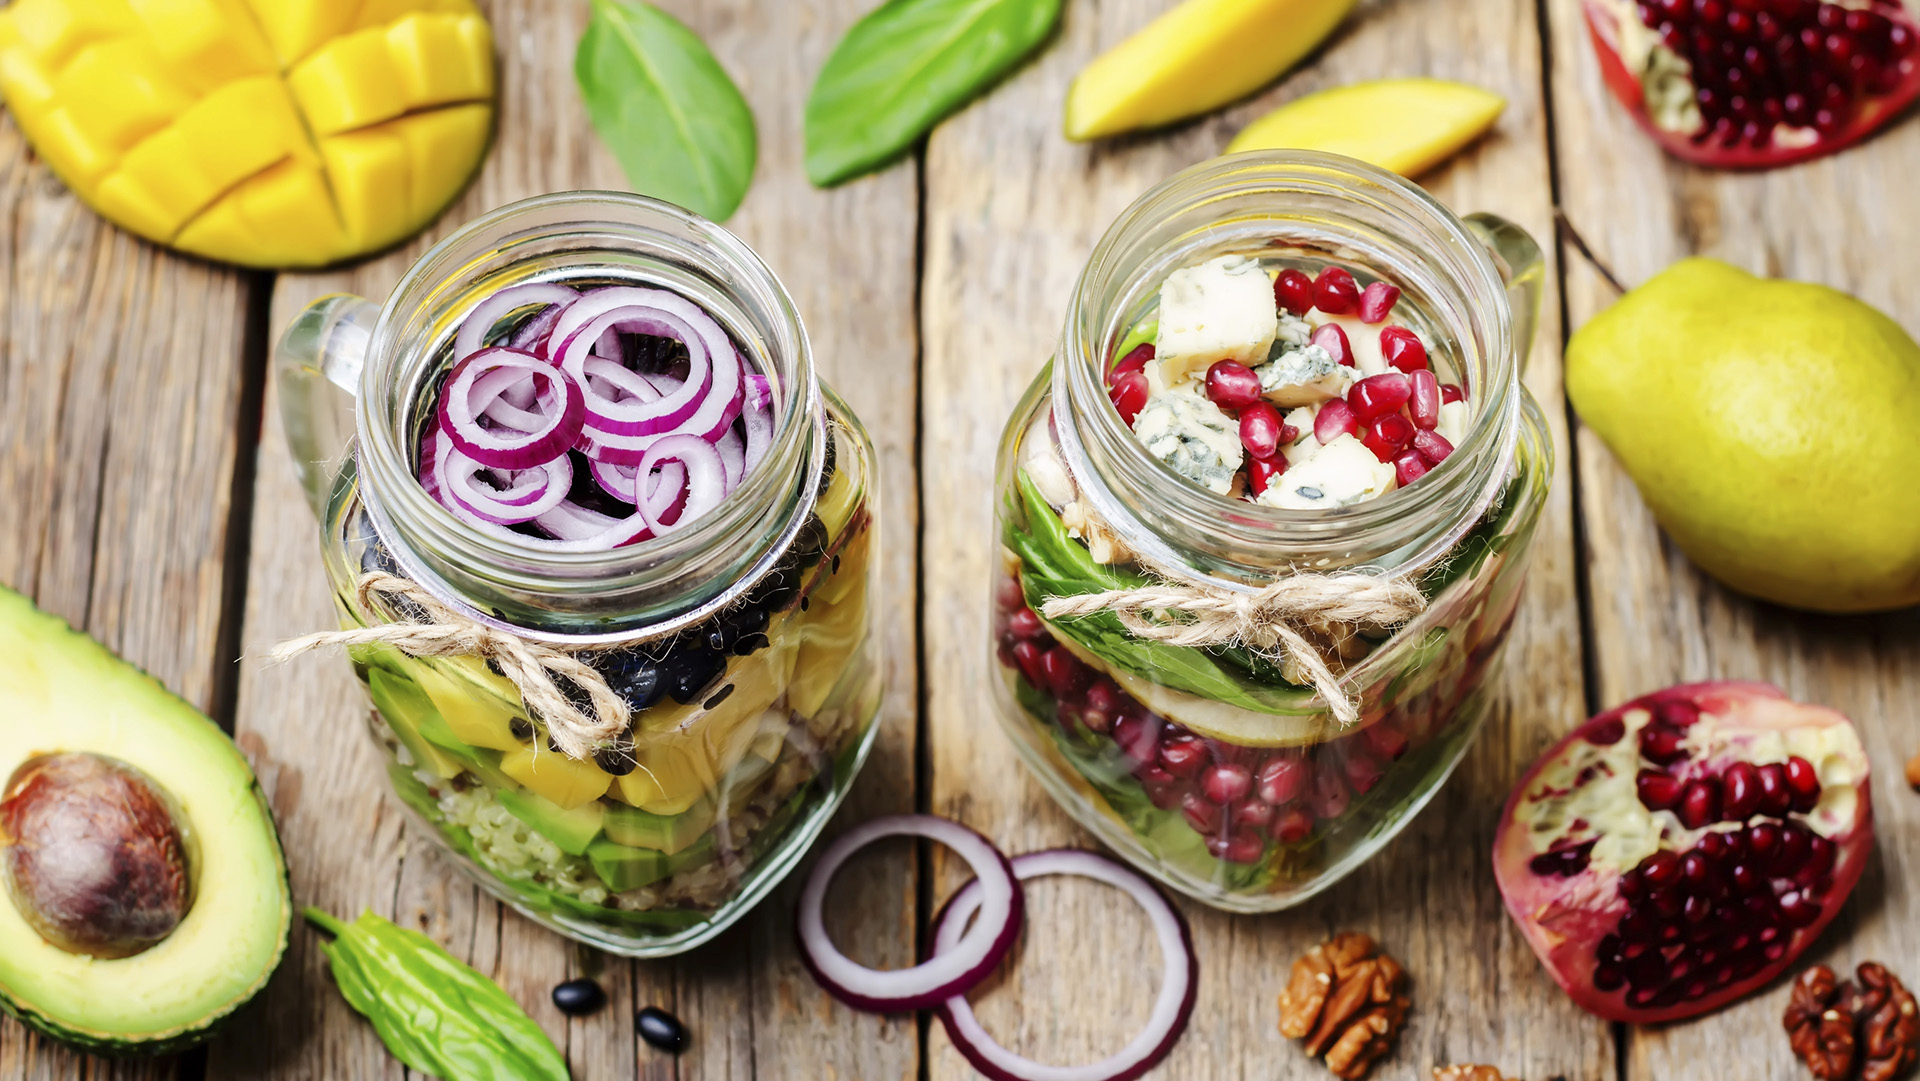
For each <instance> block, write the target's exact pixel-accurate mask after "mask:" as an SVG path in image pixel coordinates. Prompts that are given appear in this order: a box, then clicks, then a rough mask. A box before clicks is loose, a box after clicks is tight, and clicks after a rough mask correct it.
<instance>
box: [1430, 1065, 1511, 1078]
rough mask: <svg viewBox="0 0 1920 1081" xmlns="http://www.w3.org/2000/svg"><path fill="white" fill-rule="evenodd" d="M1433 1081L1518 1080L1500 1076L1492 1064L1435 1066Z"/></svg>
mask: <svg viewBox="0 0 1920 1081" xmlns="http://www.w3.org/2000/svg"><path fill="white" fill-rule="evenodd" d="M1433 1081H1520V1079H1519V1078H1517V1077H1514V1078H1508V1077H1502V1076H1500V1071H1499V1070H1497V1069H1494V1068H1493V1067H1492V1066H1435V1067H1434V1068H1433Z"/></svg>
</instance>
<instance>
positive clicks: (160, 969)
mask: <svg viewBox="0 0 1920 1081" xmlns="http://www.w3.org/2000/svg"><path fill="white" fill-rule="evenodd" d="M61 753H81V754H92V755H98V756H101V757H103V758H107V759H111V760H115V761H118V762H120V763H124V764H126V765H128V766H131V767H132V768H133V769H135V770H138V771H139V772H140V773H141V774H143V775H144V776H145V777H146V778H147V779H148V780H150V781H151V782H152V784H153V786H154V787H155V788H156V789H158V790H159V792H160V793H162V794H163V795H164V796H165V797H166V798H167V799H168V801H169V802H170V803H171V805H172V809H173V813H174V825H175V827H176V828H177V830H178V832H179V835H180V838H181V842H182V847H184V848H185V849H186V852H187V859H186V864H187V869H188V874H189V876H190V877H191V879H192V882H193V890H192V900H191V903H190V904H189V905H188V906H187V908H186V911H185V915H184V916H183V917H182V918H181V920H180V922H179V924H178V925H177V926H175V927H174V928H173V929H172V931H171V932H170V933H168V934H167V936H166V937H165V938H162V939H161V940H160V941H159V942H157V943H155V944H153V945H152V946H150V947H148V948H147V949H145V950H143V951H141V952H138V953H134V954H132V955H131V956H126V957H118V958H114V959H110V960H109V959H102V958H99V957H94V956H90V955H88V954H84V953H73V952H69V951H68V950H66V949H63V948H62V947H60V946H57V945H55V944H53V943H52V942H50V941H48V940H47V939H45V938H43V937H42V936H41V935H39V934H37V933H35V931H34V930H33V929H32V927H31V926H30V925H29V923H28V922H27V918H26V916H25V915H24V914H23V913H22V911H21V910H20V909H19V908H18V907H16V906H17V904H18V903H19V902H18V901H17V900H16V896H17V895H16V891H15V889H14V884H13V882H12V880H11V879H10V878H9V884H8V888H6V889H0V1008H4V1009H5V1010H6V1012H8V1013H10V1014H13V1015H14V1016H16V1017H18V1018H20V1019H21V1020H23V1021H25V1022H26V1023H27V1024H29V1025H32V1026H33V1027H34V1028H36V1029H39V1030H40V1031H41V1032H43V1033H46V1034H47V1035H49V1036H52V1037H54V1038H56V1039H60V1040H64V1041H66V1042H68V1043H71V1044H74V1045H76V1046H78V1047H82V1048H85V1049H88V1050H93V1051H101V1052H108V1053H113V1054H159V1053H163V1052H171V1051H177V1050H179V1049H181V1048H183V1047H189V1046H192V1045H193V1044H196V1043H200V1042H203V1041H204V1040H206V1039H207V1038H208V1037H209V1036H210V1035H212V1033H213V1031H214V1029H215V1028H216V1027H217V1026H218V1025H219V1024H220V1023H221V1022H222V1021H224V1020H225V1019H227V1018H228V1017H230V1016H231V1015H232V1014H233V1013H234V1012H235V1011H237V1010H239V1009H240V1007H242V1006H244V1005H246V1003H247V1002H248V1001H249V1000H250V999H252V998H253V997H254V995H255V994H257V993H258V992H259V991H260V989H261V988H263V987H265V986H266V984H267V977H268V976H270V975H272V973H273V970H274V969H275V968H277V967H278V966H279V964H280V958H281V955H282V954H283V953H284V952H285V950H286V945H287V930H288V927H289V926H290V925H291V923H292V920H293V905H292V902H291V899H290V898H289V896H288V892H287V869H286V862H285V859H284V858H283V857H282V855H281V852H280V840H279V837H278V836H277V835H276V834H275V833H274V828H273V819H272V817H271V816H270V815H269V814H268V811H267V806H266V802H265V800H264V799H263V798H262V797H261V794H260V788H259V785H258V784H257V783H256V782H255V780H254V776H253V771H252V770H251V769H250V768H248V766H247V761H246V759H245V758H243V757H242V756H241V754H240V751H239V749H238V748H237V747H235V746H234V745H233V741H232V740H230V739H228V738H227V736H226V734H225V733H223V732H221V731H220V729H219V728H218V727H216V726H215V725H214V723H213V722H212V721H210V720H208V719H207V718H206V717H205V716H204V715H202V714H201V713H200V712H199V711H198V710H196V709H194V708H193V707H192V706H190V705H188V704H187V703H186V702H183V701H181V700H180V699H178V698H176V697H174V696H173V695H172V694H170V693H168V692H167V690H166V689H165V688H164V687H162V686H161V685H160V684H159V682H157V681H156V680H154V679H153V678H152V677H151V676H148V675H147V674H146V673H144V672H141V671H140V670H139V669H137V668H135V667H134V666H132V665H130V664H128V663H127V662H125V661H123V660H121V659H120V658H118V657H116V656H114V655H113V654H112V653H110V652H108V651H107V650H106V648H105V647H103V646H101V645H100V644H99V643H98V642H95V641H93V640H92V639H91V638H88V637H87V636H85V635H83V634H80V633H79V632H77V631H75V630H73V629H72V628H70V627H68V626H67V625H66V624H65V623H64V622H62V621H61V620H60V619H58V618H56V617H54V616H50V615H48V614H46V613H44V612H41V611H39V610H38V609H36V608H34V607H33V605H32V603H31V602H29V601H28V600H27V599H26V598H25V597H23V596H21V595H20V594H18V593H15V592H13V591H12V590H9V589H5V588H0V781H4V780H5V779H7V778H11V777H13V776H14V773H15V771H16V770H18V769H19V768H20V766H21V765H22V764H23V763H25V762H27V761H28V760H29V759H33V758H37V757H39V756H41V755H48V754H61ZM5 854H6V845H5V844H0V856H4V855H5ZM4 862H5V861H4V860H0V863H4Z"/></svg>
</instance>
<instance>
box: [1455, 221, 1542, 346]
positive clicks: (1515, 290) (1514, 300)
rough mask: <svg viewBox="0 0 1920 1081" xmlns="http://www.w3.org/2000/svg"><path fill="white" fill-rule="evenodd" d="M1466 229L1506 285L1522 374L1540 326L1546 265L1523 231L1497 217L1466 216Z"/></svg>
mask: <svg viewBox="0 0 1920 1081" xmlns="http://www.w3.org/2000/svg"><path fill="white" fill-rule="evenodd" d="M1466 222H1467V228H1468V229H1471V230H1473V235H1475V236H1477V237H1479V238H1480V243H1482V244H1485V245H1486V246H1487V254H1489V255H1491V256H1493V265H1494V266H1495V267H1498V268H1499V270H1500V276H1501V277H1502V278H1505V279H1506V281H1507V305H1508V307H1510V308H1512V309H1513V349H1514V353H1515V354H1516V355H1517V356H1518V357H1519V359H1520V363H1519V365H1518V367H1519V369H1520V371H1521V372H1522V373H1523V374H1524V373H1525V372H1526V369H1527V358H1529V357H1531V356H1532V355H1533V335H1534V331H1535V330H1537V329H1538V328H1539V326H1540V300H1541V297H1542V296H1543V295H1544V294H1545V292H1546V284H1547V261H1546V259H1545V257H1543V256H1542V255H1541V254H1540V245H1539V244H1538V243H1537V242H1536V241H1535V240H1534V239H1533V236H1532V235H1531V234H1529V233H1528V232H1527V231H1526V230H1525V229H1522V228H1520V227H1519V226H1518V225H1515V224H1514V223H1512V222H1510V221H1508V220H1507V219H1505V218H1502V217H1500V216H1498V215H1496V214H1469V215H1467V218H1466Z"/></svg>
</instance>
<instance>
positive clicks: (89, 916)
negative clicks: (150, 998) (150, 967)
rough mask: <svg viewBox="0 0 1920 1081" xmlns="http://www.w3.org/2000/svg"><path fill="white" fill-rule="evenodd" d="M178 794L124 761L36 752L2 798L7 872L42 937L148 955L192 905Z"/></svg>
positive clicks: (94, 952)
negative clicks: (176, 800) (175, 801)
mask: <svg viewBox="0 0 1920 1081" xmlns="http://www.w3.org/2000/svg"><path fill="white" fill-rule="evenodd" d="M191 872H192V869H191V867H190V866H189V861H188V853H187V847H186V844H185V842H184V840H183V838H182V836H181V830H180V825H179V821H178V818H177V817H176V814H175V809H174V805H173V802H172V800H170V799H169V798H168V797H167V795H166V793H165V792H164V791H162V790H161V789H160V787H159V786H158V785H157V784H155V783H154V781H153V779H152V778H150V777H148V776H147V775H146V774H144V773H142V772H141V771H139V770H137V769H135V768H134V767H132V766H130V765H128V764H127V763H125V762H122V761H120V760H118V759H114V758H108V757H106V756H104V755H98V754H85V753H58V754H43V755H36V756H34V757H32V758H29V759H27V760H26V761H25V762H23V763H21V765H20V768H18V769H16V770H14V772H13V776H12V777H10V778H8V780H7V786H6V789H5V794H4V798H0V873H3V875H4V878H5V880H6V887H7V894H8V896H9V897H10V898H11V899H12V901H13V904H14V907H15V908H16V909H18V910H19V912H20V914H21V916H22V917H23V918H24V919H25V920H26V922H27V923H28V925H30V926H31V927H32V928H33V929H34V930H35V931H36V932H38V933H39V934H40V936H41V937H42V938H45V939H46V940H47V941H48V942H50V943H52V944H53V945H55V946H58V947H59V948H61V949H63V950H66V951H67V952H69V953H77V954H87V955H90V956H93V957H98V958H103V959H113V958H120V957H131V956H133V955H135V954H138V953H142V952H144V951H146V950H148V949H151V948H152V947H153V946H155V945H156V944H158V943H159V942H161V941H162V940H163V939H165V938H166V937H167V936H168V935H170V934H172V933H173V930H174V928H176V927H178V926H179V925H180V921H181V920H183V919H185V918H186V915H187V911H188V909H190V908H191V907H192V905H193V893H194V890H193V875H192V873H191Z"/></svg>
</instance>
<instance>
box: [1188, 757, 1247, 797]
mask: <svg viewBox="0 0 1920 1081" xmlns="http://www.w3.org/2000/svg"><path fill="white" fill-rule="evenodd" d="M1200 790H1201V791H1202V792H1205V793H1206V795H1207V798H1208V799H1210V800H1212V801H1213V802H1215V803H1220V804H1227V803H1232V802H1234V801H1235V800H1242V799H1246V798H1247V793H1248V792H1251V791H1253V774H1252V773H1250V772H1248V770H1247V767H1245V766H1242V765H1237V764H1235V763H1232V762H1228V763H1225V764H1223V765H1218V766H1214V767H1213V768H1212V769H1209V770H1208V771H1207V774H1206V776H1205V777H1203V778H1201V780H1200Z"/></svg>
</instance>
